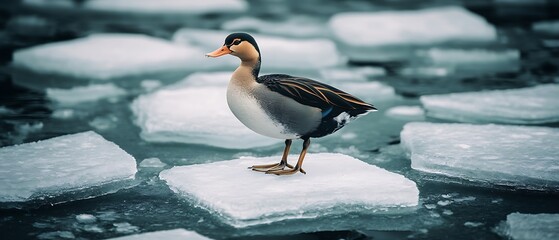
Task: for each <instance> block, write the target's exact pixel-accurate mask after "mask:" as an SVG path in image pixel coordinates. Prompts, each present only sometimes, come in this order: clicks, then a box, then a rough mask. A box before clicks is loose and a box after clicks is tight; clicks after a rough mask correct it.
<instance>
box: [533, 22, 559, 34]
mask: <svg viewBox="0 0 559 240" xmlns="http://www.w3.org/2000/svg"><path fill="white" fill-rule="evenodd" d="M532 30H534V31H535V32H540V33H547V34H553V35H559V20H553V21H543V22H536V23H533V24H532Z"/></svg>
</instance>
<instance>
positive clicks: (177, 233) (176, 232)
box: [107, 228, 210, 240]
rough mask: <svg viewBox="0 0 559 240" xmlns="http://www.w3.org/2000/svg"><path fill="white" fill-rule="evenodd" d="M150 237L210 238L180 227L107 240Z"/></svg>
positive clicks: (149, 239)
mask: <svg viewBox="0 0 559 240" xmlns="http://www.w3.org/2000/svg"><path fill="white" fill-rule="evenodd" d="M151 239H165V240H182V239H189V240H209V239H210V238H207V237H204V236H202V235H200V234H198V233H197V232H193V231H187V230H185V229H182V228H177V229H172V230H163V231H156V232H147V233H141V234H134V235H128V236H124V237H117V238H110V239H107V240H151Z"/></svg>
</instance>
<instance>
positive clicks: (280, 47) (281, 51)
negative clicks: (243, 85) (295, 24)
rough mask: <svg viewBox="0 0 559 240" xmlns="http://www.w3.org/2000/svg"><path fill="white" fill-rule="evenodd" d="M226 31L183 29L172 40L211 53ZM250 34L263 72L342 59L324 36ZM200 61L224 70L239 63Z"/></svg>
mask: <svg viewBox="0 0 559 240" xmlns="http://www.w3.org/2000/svg"><path fill="white" fill-rule="evenodd" d="M229 34H230V32H229V31H217V30H205V29H192V28H183V29H180V30H178V31H177V32H176V33H175V34H174V36H173V41H175V42H177V43H179V44H182V45H187V46H197V47H201V48H202V49H204V50H205V51H206V52H211V51H213V50H215V49H217V48H218V47H221V46H222V45H223V43H224V40H225V37H227V35H229ZM252 36H253V37H254V38H255V40H256V42H257V43H258V47H259V48H260V53H261V54H262V72H270V71H276V70H285V69H289V70H299V71H303V70H309V69H310V70H312V69H320V68H325V67H331V66H336V65H339V64H341V63H342V62H343V59H342V57H341V56H340V55H339V53H338V51H337V49H336V45H335V44H334V43H333V42H332V41H330V40H328V39H325V38H313V39H290V38H282V37H274V36H269V35H262V34H252ZM294 56H296V57H294ZM202 61H215V62H221V64H222V65H223V66H222V67H224V68H225V69H227V70H232V69H234V68H236V67H237V66H238V65H239V63H240V60H239V59H237V58H236V57H233V56H225V57H221V58H219V59H211V60H210V59H205V60H202ZM227 65H229V66H228V67H227Z"/></svg>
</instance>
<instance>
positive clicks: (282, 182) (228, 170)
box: [159, 153, 419, 227]
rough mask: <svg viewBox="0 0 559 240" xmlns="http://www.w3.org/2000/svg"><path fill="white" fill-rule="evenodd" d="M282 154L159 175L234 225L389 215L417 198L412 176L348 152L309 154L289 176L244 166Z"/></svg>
mask: <svg viewBox="0 0 559 240" xmlns="http://www.w3.org/2000/svg"><path fill="white" fill-rule="evenodd" d="M280 158H281V157H280V156H275V157H264V158H253V157H244V158H240V159H236V160H229V161H223V162H217V163H210V164H201V165H190V166H182V167H174V168H172V169H170V170H165V171H163V172H161V174H160V176H159V177H160V178H161V179H162V180H164V181H166V182H167V185H169V187H170V188H171V189H172V190H173V191H174V192H176V193H177V194H179V195H182V196H184V197H185V198H190V199H192V200H193V201H195V202H198V203H200V204H201V205H202V206H205V207H206V208H208V209H209V210H210V211H211V212H213V213H215V214H217V215H219V216H222V217H223V218H224V220H225V221H226V222H227V223H229V224H231V225H233V226H235V227H248V226H252V225H259V224H269V223H272V222H279V221H282V220H286V219H308V218H311V219H312V218H317V217H319V216H328V215H340V214H347V213H349V212H354V213H360V212H367V213H371V214H378V215H390V214H394V213H402V211H404V212H405V211H413V207H415V206H417V204H418V194H419V191H418V190H417V187H416V185H415V183H414V182H413V181H411V180H409V179H406V178H405V177H404V176H401V175H398V174H395V173H391V172H389V171H386V170H384V169H381V168H378V167H376V166H373V165H368V164H366V163H363V162H362V161H359V160H357V159H355V158H352V157H349V156H347V155H342V154H328V153H320V154H308V155H307V156H306V161H305V164H304V165H303V168H304V169H305V171H307V174H306V175H303V174H297V175H295V176H291V177H289V178H285V177H281V176H271V175H266V174H263V173H258V172H254V171H252V170H249V169H247V167H249V166H252V165H258V164H268V163H272V162H278V159H280ZM290 158H291V159H296V158H297V156H294V155H292V156H290ZM342 169H343V170H342ZM215 173H219V174H215ZM407 208H411V209H407ZM391 211H393V212H392V213H391ZM377 224H378V225H382V223H377Z"/></svg>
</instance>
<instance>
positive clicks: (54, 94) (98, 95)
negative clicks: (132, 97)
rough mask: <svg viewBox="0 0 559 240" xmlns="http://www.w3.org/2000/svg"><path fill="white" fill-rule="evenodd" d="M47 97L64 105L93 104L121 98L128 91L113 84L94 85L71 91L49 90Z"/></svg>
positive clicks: (75, 88)
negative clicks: (103, 100)
mask: <svg viewBox="0 0 559 240" xmlns="http://www.w3.org/2000/svg"><path fill="white" fill-rule="evenodd" d="M46 93H47V97H48V98H50V99H52V100H54V101H56V102H58V103H60V104H64V105H74V104H79V103H84V102H93V101H98V100H102V99H108V98H116V97H121V96H123V95H125V94H126V90H124V89H122V88H119V87H117V86H116V85H114V84H113V83H105V84H92V85H88V86H83V87H74V88H71V89H59V88H47V90H46Z"/></svg>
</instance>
